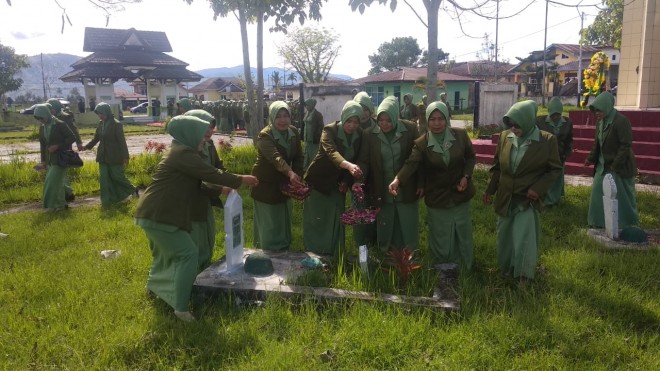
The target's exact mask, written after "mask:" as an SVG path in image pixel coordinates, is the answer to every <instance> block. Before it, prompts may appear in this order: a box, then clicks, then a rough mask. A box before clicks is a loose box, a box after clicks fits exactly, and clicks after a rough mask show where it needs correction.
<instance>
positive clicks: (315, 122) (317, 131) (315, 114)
mask: <svg viewBox="0 0 660 371" xmlns="http://www.w3.org/2000/svg"><path fill="white" fill-rule="evenodd" d="M305 110H306V111H307V112H306V113H305V120H304V121H305V155H304V159H303V170H307V168H308V167H309V165H310V164H311V163H312V160H314V158H315V157H316V153H317V152H318V151H319V142H320V141H321V132H322V131H323V115H322V114H321V112H319V111H317V110H316V99H312V98H309V99H307V100H306V101H305Z"/></svg>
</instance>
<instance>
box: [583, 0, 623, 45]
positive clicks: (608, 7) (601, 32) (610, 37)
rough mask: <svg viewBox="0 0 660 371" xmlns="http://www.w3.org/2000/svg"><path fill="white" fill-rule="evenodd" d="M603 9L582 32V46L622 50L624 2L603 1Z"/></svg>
mask: <svg viewBox="0 0 660 371" xmlns="http://www.w3.org/2000/svg"><path fill="white" fill-rule="evenodd" d="M601 3H602V4H603V6H604V7H603V8H600V11H599V12H598V15H597V16H596V18H595V19H594V23H592V24H591V25H590V26H589V27H587V28H586V29H584V30H583V32H582V40H581V43H582V44H586V45H598V46H613V47H615V48H617V49H620V48H621V30H622V29H623V4H624V0H602V1H601Z"/></svg>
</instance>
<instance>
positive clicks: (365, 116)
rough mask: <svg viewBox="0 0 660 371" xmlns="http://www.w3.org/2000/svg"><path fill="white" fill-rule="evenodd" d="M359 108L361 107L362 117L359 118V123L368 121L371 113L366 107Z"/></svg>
mask: <svg viewBox="0 0 660 371" xmlns="http://www.w3.org/2000/svg"><path fill="white" fill-rule="evenodd" d="M360 106H362V116H360V122H362V123H365V122H367V121H369V119H370V118H371V111H369V108H367V107H366V106H363V105H361V104H360Z"/></svg>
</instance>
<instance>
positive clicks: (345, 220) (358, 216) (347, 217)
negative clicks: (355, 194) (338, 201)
mask: <svg viewBox="0 0 660 371" xmlns="http://www.w3.org/2000/svg"><path fill="white" fill-rule="evenodd" d="M379 212H380V209H349V210H346V211H345V212H344V213H343V214H341V216H340V217H339V220H340V221H341V223H342V224H347V225H360V224H372V223H373V222H375V221H376V216H377V215H378V213H379Z"/></svg>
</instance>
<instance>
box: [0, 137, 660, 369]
mask: <svg viewBox="0 0 660 371" xmlns="http://www.w3.org/2000/svg"><path fill="white" fill-rule="evenodd" d="M240 148H243V147H240ZM247 148H249V147H247ZM241 151H245V153H241V152H240V151H238V149H235V150H234V151H232V155H234V156H235V157H232V156H224V157H223V158H224V159H225V163H226V165H227V166H228V167H229V168H230V169H232V168H233V166H236V168H239V169H243V168H247V166H248V165H247V164H248V163H249V162H250V160H249V158H250V157H251V156H253V153H254V152H253V151H254V150H253V149H251V150H250V149H241ZM145 157H147V156H145ZM251 158H252V159H253V157H251ZM156 160H157V158H155V157H152V158H149V159H148V160H147V159H146V158H145V159H143V160H141V161H143V162H142V163H140V162H139V161H140V160H132V161H131V162H132V163H134V164H135V166H136V168H141V169H147V168H148V167H149V166H151V164H152V163H153V162H154V161H156ZM0 169H1V167H0ZM83 170H84V168H83ZM85 171H87V170H85ZM89 172H90V173H94V169H93V168H90V169H89ZM1 175H2V176H1V177H0V179H2V180H3V181H4V179H5V177H4V174H1ZM91 175H96V174H91ZM91 175H90V176H91ZM487 176H488V175H487V173H486V172H484V171H477V172H476V173H475V176H474V178H473V179H474V181H475V184H477V185H478V187H479V190H480V191H482V190H483V187H484V185H485V182H486V180H487ZM85 177H86V175H85ZM133 179H134V178H133ZM33 181H34V180H33ZM75 185H76V182H74V186H75ZM90 187H91V186H90ZM2 190H3V192H0V193H6V192H7V191H8V188H5V187H2ZM566 191H567V194H566V198H565V199H564V200H563V202H562V204H561V205H560V206H559V207H556V208H552V209H549V210H547V212H545V213H543V214H542V216H541V223H542V239H541V252H540V253H541V254H540V259H539V263H540V266H542V268H543V269H542V271H540V272H539V273H538V274H537V278H536V280H535V281H534V282H533V283H532V284H531V285H530V286H529V287H527V288H526V289H519V288H517V285H516V282H514V281H511V280H508V279H504V278H501V277H500V275H499V272H498V271H497V268H496V266H497V264H496V258H495V224H496V218H495V215H494V213H493V211H492V208H490V207H486V206H484V205H482V204H481V202H480V200H478V199H477V198H478V197H476V198H475V199H474V200H473V202H472V215H473V223H474V240H475V258H476V262H477V265H476V267H475V269H474V270H473V271H472V272H463V273H462V275H461V276H460V280H459V284H460V288H459V293H460V297H461V310H460V311H459V312H458V313H449V314H448V313H442V312H437V311H433V310H430V309H416V308H405V307H399V306H394V305H385V304H368V303H362V302H352V301H339V302H332V303H323V304H319V303H318V302H316V301H315V300H285V299H282V298H278V297H276V296H271V297H269V298H268V300H267V301H266V303H265V305H264V306H261V307H255V308H243V307H239V306H237V305H236V302H235V301H234V299H233V298H231V297H225V296H220V297H217V298H203V297H195V298H194V300H193V305H194V308H193V310H194V312H195V313H196V315H197V316H198V317H199V320H198V321H197V322H195V323H191V324H184V323H181V322H179V321H177V320H175V319H174V317H173V316H172V314H171V309H170V308H169V307H168V306H167V305H165V304H163V303H162V302H160V301H158V300H153V299H149V298H148V297H147V296H146V295H145V294H144V286H145V283H146V277H147V273H148V270H149V266H150V263H151V256H150V252H149V248H148V244H147V241H146V238H145V236H144V233H143V232H142V231H141V229H140V228H138V227H137V226H135V225H134V223H133V213H134V208H135V201H131V202H130V203H128V204H124V205H120V206H118V207H116V208H112V209H109V210H101V208H100V207H98V206H93V207H80V208H75V209H72V210H69V211H65V212H60V213H55V214H53V213H46V214H45V213H41V212H22V213H18V214H10V215H0V231H2V232H3V233H8V234H9V237H8V238H6V239H0V272H1V273H2V274H0V308H2V310H0V323H2V326H0V369H7V370H23V369H113V370H114V369H117V370H128V369H238V370H271V369H273V370H275V369H406V370H408V369H410V370H430V369H603V370H605V369H641V370H652V369H659V368H660V335H659V334H660V301H659V300H658V298H659V297H660V278H659V277H658V266H660V251H659V250H657V249H655V250H652V251H647V252H640V251H617V252H612V251H609V250H606V249H604V248H602V247H600V246H599V245H598V244H597V243H596V242H594V241H592V240H590V239H589V238H587V237H586V236H585V235H584V234H583V232H582V229H583V228H585V224H586V210H587V202H588V197H589V192H590V190H589V188H587V187H571V186H569V187H567V190H566ZM241 194H242V196H243V199H244V205H245V220H246V223H245V226H244V227H245V236H246V240H247V241H246V242H247V245H248V246H251V244H252V225H251V224H252V223H251V220H252V202H251V201H250V199H249V196H248V194H247V191H246V190H242V191H241ZM477 194H480V192H478V193H477ZM638 203H639V208H640V217H641V221H642V225H643V226H644V227H646V228H660V199H658V197H657V195H654V194H649V193H638ZM422 212H423V208H422ZM301 214H302V208H301V204H300V203H297V202H296V203H294V216H293V218H294V219H293V220H294V223H293V224H294V229H293V239H294V243H293V249H295V250H301V249H302V230H301V225H302V221H301V220H302V219H301V218H302V215H301ZM221 216H222V214H221V212H219V211H216V221H217V223H218V225H217V227H218V230H220V231H221V230H223V229H222V217H221ZM423 229H425V228H423ZM349 233H350V228H349ZM425 237H426V236H425V231H424V230H423V231H422V241H425ZM347 241H350V239H347ZM222 244H223V238H222V237H221V235H219V237H218V238H217V246H216V252H215V256H214V258H215V259H217V258H219V257H221V256H222V255H223V254H224V249H223V246H222ZM422 246H423V247H422V249H421V254H422V255H425V254H426V253H427V252H426V247H425V242H423V243H422ZM105 249H116V250H120V251H121V255H119V256H118V257H116V258H113V259H104V258H102V257H101V256H100V255H99V252H100V251H101V250H105ZM355 251H356V248H355V247H354V246H350V248H349V253H355ZM339 267H342V268H341V270H340V268H339ZM344 267H345V264H338V265H337V266H335V267H332V269H334V270H335V271H336V272H337V273H338V272H342V273H343V280H340V278H339V277H341V275H335V276H336V277H335V278H332V277H331V278H332V279H335V282H334V283H332V284H336V285H338V286H341V287H347V288H350V287H360V286H359V285H361V284H364V285H368V284H369V283H368V282H367V283H366V284H365V282H364V281H361V280H360V277H357V276H356V275H357V274H359V272H357V271H355V270H353V271H350V269H346V270H344V269H345V268H344ZM383 276H384V277H386V276H387V275H386V274H383ZM309 278H310V282H312V280H315V281H313V282H318V281H319V280H323V279H326V278H324V277H318V276H317V277H309ZM367 288H368V287H367ZM322 353H323V354H330V356H322V355H321V354H322Z"/></svg>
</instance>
